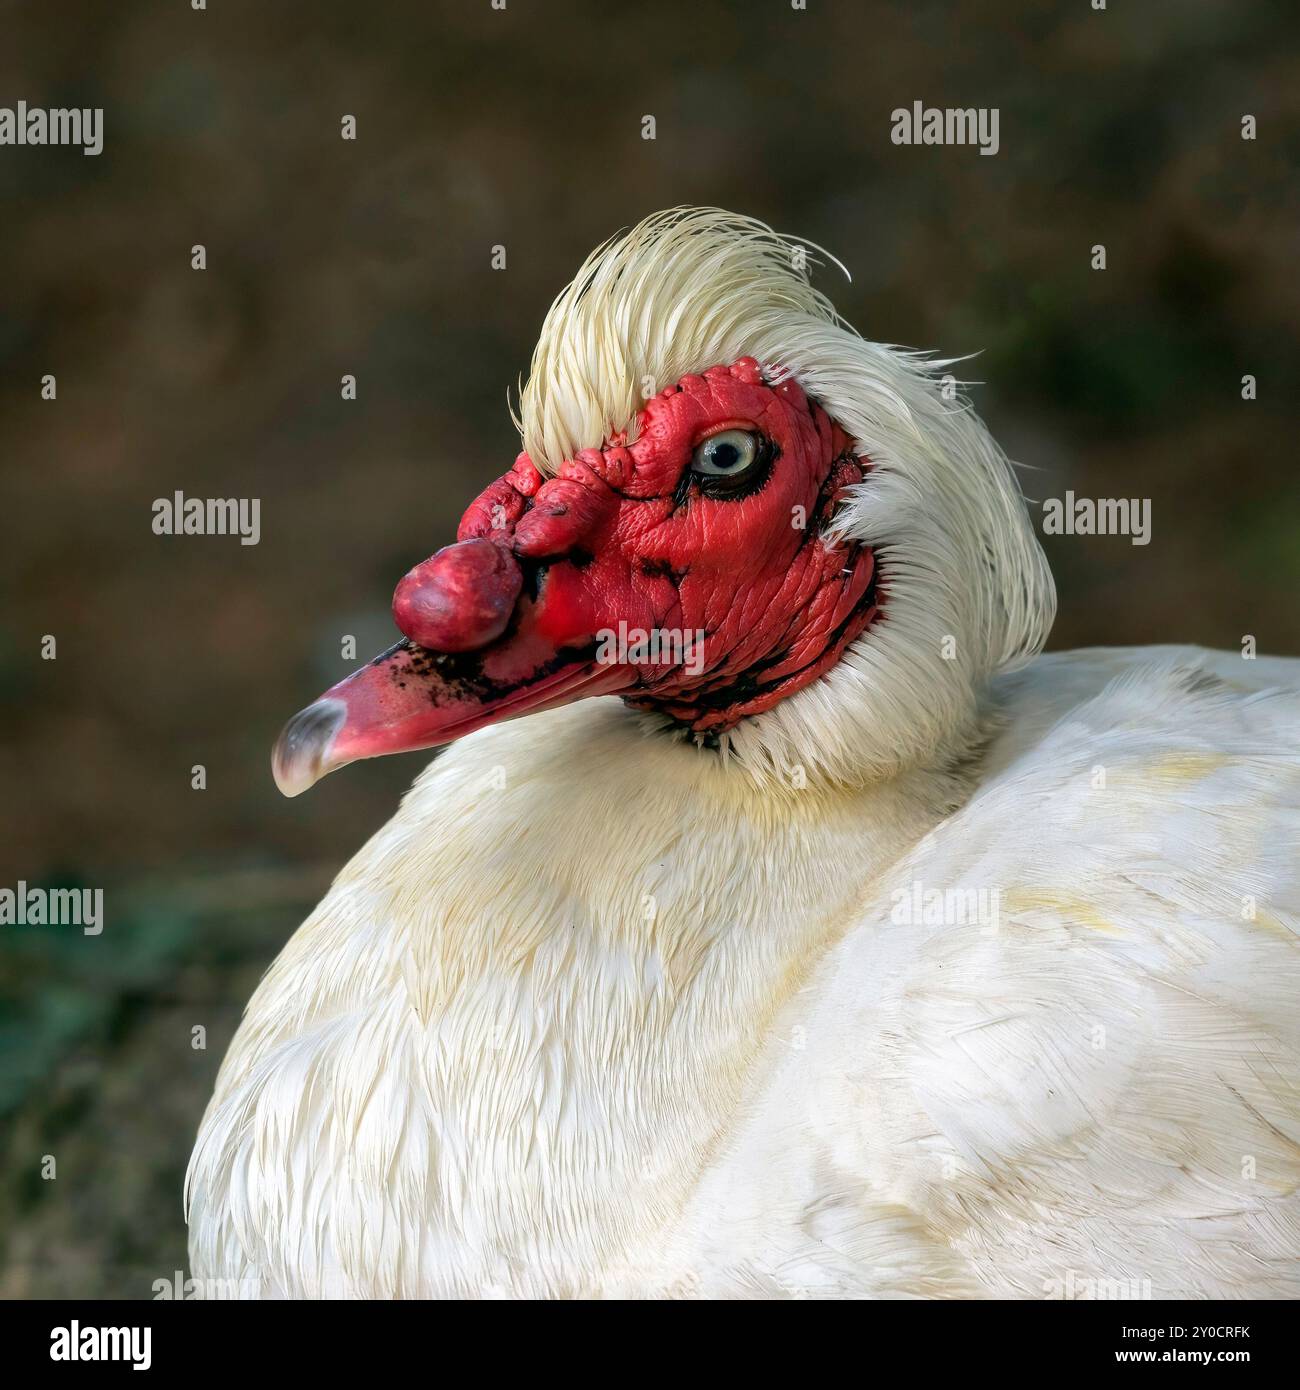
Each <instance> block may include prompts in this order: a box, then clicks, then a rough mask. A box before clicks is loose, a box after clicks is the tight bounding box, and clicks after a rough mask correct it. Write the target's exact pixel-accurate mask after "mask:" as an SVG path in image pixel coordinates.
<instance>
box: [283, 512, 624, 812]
mask: <svg viewBox="0 0 1300 1390" xmlns="http://www.w3.org/2000/svg"><path fill="white" fill-rule="evenodd" d="M528 563H529V562H528V561H524V562H523V564H528ZM523 564H521V562H520V560H519V559H518V558H517V557H516V555H515V554H514V553H513V552H512V550H511V548H510V545H509V542H508V541H506V540H505V539H504V538H503V539H502V540H496V539H486V538H482V537H478V538H471V539H469V540H462V541H459V542H458V543H457V544H455V545H450V546H447V547H446V548H445V549H443V550H440V551H438V553H437V554H436V555H434V556H432V557H431V558H430V559H428V560H426V561H424V563H423V564H420V565H417V566H416V567H415V569H413V570H412V571H411V572H410V573H409V574H407V575H406V576H405V578H403V580H402V581H401V583H400V584H399V585H398V586H397V592H396V594H395V595H394V599H393V615H394V618H395V619H396V621H397V625H398V627H399V629H400V630H401V631H402V632H403V634H404V638H403V640H402V641H401V642H399V643H397V645H396V646H394V647H391V648H390V649H389V650H388V651H386V652H384V653H383V654H382V655H380V656H378V657H376V658H375V659H374V660H373V661H372V662H371V663H370V664H369V665H368V666H364V667H362V668H361V670H359V671H355V672H353V674H352V675H350V676H348V677H347V678H346V679H345V680H342V681H340V682H339V683H338V684H337V685H335V686H333V687H331V688H330V689H329V690H327V691H326V692H325V694H324V695H322V696H321V697H320V699H319V700H317V701H316V702H315V703H314V704H311V705H308V706H307V708H306V709H304V710H302V711H301V712H300V713H298V714H296V715H294V717H293V718H292V719H291V720H290V721H289V722H288V724H287V725H285V728H284V731H283V732H282V733H281V735H280V737H279V740H278V741H277V743H276V745H275V750H274V753H273V754H272V767H273V770H274V773H275V780H276V785H277V786H278V787H279V788H280V790H281V791H282V792H283V793H284V794H285V795H286V796H297V795H298V794H299V793H300V792H304V791H306V790H307V788H308V787H310V786H312V785H313V784H314V783H315V782H318V781H319V780H320V779H321V778H322V777H324V776H325V775H326V774H327V773H329V772H333V771H334V770H335V769H336V768H340V767H343V766H345V765H346V764H347V763H351V762H356V761H357V760H358V759H359V758H374V757H378V756H380V755H381V754H385V753H400V752H410V751H414V750H416V749H421V748H436V747H439V746H440V745H442V744H445V743H450V742H452V741H453V740H454V739H458V738H461V737H463V736H464V735H465V734H469V733H473V732H474V730H475V729H480V728H482V727H483V726H484V725H486V724H493V723H497V722H499V721H500V720H503V719H514V718H517V717H518V716H519V715H522V714H531V713H533V712H535V711H537V710H544V709H551V708H553V707H555V706H557V705H563V704H568V703H569V702H570V701H572V700H576V699H578V698H580V697H582V696H586V695H606V694H613V693H615V692H617V691H620V690H624V689H627V688H628V687H630V686H631V685H632V684H633V683H634V681H635V679H636V673H635V671H634V670H633V669H632V668H629V667H627V666H613V665H601V664H599V663H598V661H597V659H596V652H597V640H596V634H597V632H598V631H599V629H600V628H602V627H603V626H605V625H606V623H607V618H606V617H605V616H603V615H601V614H600V613H599V612H598V611H597V610H598V608H599V607H600V605H599V603H598V602H597V599H596V594H597V592H598V586H596V585H593V584H592V583H591V582H590V580H589V579H588V578H587V577H586V576H584V575H583V574H582V572H581V571H580V570H579V569H578V568H577V567H576V566H574V565H573V564H571V563H567V562H565V561H563V560H560V561H556V562H554V563H552V564H550V565H548V566H546V567H545V569H544V577H543V578H542V580H541V584H542V592H541V594H540V595H539V594H537V593H525V592H524V589H525V578H526V575H525V570H524V567H523ZM532 574H533V578H534V580H535V581H536V580H537V579H538V576H539V571H538V570H537V569H535V568H534V569H533V570H532Z"/></svg>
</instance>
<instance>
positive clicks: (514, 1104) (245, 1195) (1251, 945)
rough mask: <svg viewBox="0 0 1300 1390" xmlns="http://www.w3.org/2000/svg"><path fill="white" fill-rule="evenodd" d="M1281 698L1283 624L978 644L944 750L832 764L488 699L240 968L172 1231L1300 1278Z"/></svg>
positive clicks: (900, 1282) (1143, 1285) (978, 1285)
mask: <svg viewBox="0 0 1300 1390" xmlns="http://www.w3.org/2000/svg"><path fill="white" fill-rule="evenodd" d="M859 713H860V717H861V718H863V719H868V718H870V710H869V709H864V710H862V711H860V712H859ZM1297 728H1300V663H1298V662H1294V661H1285V660H1276V659H1274V660H1267V659H1261V660H1257V661H1247V660H1243V659H1242V658H1241V657H1238V656H1236V655H1230V654H1220V653H1208V652H1204V651H1202V650H1199V649H1193V648H1149V649H1141V650H1131V651H1121V650H1108V649H1096V650H1088V651H1080V652H1074V653H1068V654H1058V655H1052V656H1046V657H1039V658H1037V659H1035V660H1033V661H1031V662H1030V663H1029V664H1028V665H1026V666H1024V667H1023V668H1022V669H1020V670H1018V671H1015V672H1013V673H1009V674H1003V675H997V676H995V677H993V678H992V679H991V680H990V681H989V682H988V683H987V685H986V686H985V687H984V688H983V690H982V693H981V699H980V705H979V713H978V717H977V719H976V720H975V721H974V722H973V723H972V724H971V725H970V727H969V729H968V730H967V731H966V733H965V735H964V736H963V737H962V738H961V739H960V740H958V741H956V742H954V743H952V744H951V745H950V746H949V747H948V749H947V750H946V755H945V756H944V757H942V758H937V759H931V760H929V761H928V763H926V764H924V765H912V766H909V767H905V768H901V769H900V770H898V771H897V772H896V773H895V774H894V775H892V776H874V777H871V778H868V779H865V780H862V781H861V782H859V783H853V782H850V781H845V780H843V779H838V780H834V781H827V780H826V779H823V778H818V777H812V778H808V779H805V778H803V777H802V776H801V775H800V769H799V768H798V767H788V768H786V769H785V775H784V776H782V777H777V778H771V777H769V778H767V779H765V780H763V781H761V782H759V781H755V780H754V779H752V778H750V777H748V776H745V775H738V774H737V770H736V769H735V768H733V767H730V766H728V764H727V760H726V758H725V757H724V755H723V753H721V752H719V751H714V750H709V749H702V748H698V747H695V746H693V745H691V744H690V743H689V742H685V741H682V740H680V739H674V738H672V737H669V736H665V735H664V734H663V733H662V732H660V731H655V730H652V729H649V728H648V727H647V718H646V717H645V716H643V715H638V714H637V713H635V712H634V711H631V710H629V709H627V708H625V707H624V706H623V705H622V704H621V703H619V702H618V701H615V700H598V701H594V702H586V703H583V704H579V705H574V706H571V707H568V708H564V709H556V710H551V711H549V712H546V713H541V714H536V715H533V716H531V717H529V718H528V719H524V720H517V721H514V722H510V723H504V724H499V725H496V726H494V727H491V728H486V729H482V730H480V731H479V732H477V733H474V734H472V735H471V736H470V737H468V738H466V739H463V740H462V741H461V742H459V743H457V744H455V745H454V746H453V747H451V748H450V749H448V750H447V751H446V752H445V753H443V754H442V755H441V756H439V757H438V758H437V759H436V760H435V761H434V762H433V763H432V765H431V766H430V767H429V768H428V769H427V770H426V771H425V773H424V774H423V775H422V776H421V777H420V778H419V779H418V780H417V782H416V783H415V785H414V787H413V788H412V790H411V791H410V793H409V794H408V795H407V797H406V799H405V801H404V803H403V805H402V808H401V810H400V812H399V813H398V815H397V816H396V817H395V818H394V819H393V820H392V821H391V822H390V823H389V824H388V825H387V826H385V827H384V828H383V829H382V830H381V831H380V832H379V833H378V834H376V835H375V836H374V837H373V838H372V839H371V841H370V842H369V843H368V844H367V845H366V846H365V847H364V848H363V849H362V850H361V851H360V853H359V854H358V855H357V856H356V857H355V858H354V859H353V860H352V862H351V863H350V864H349V865H348V866H347V867H346V868H345V869H344V870H343V871H342V873H341V874H340V875H339V877H338V879H337V880H336V882H335V884H334V885H333V887H332V888H331V889H330V891H329V893H328V894H327V895H326V897H325V898H324V900H323V901H322V902H321V904H320V905H319V906H318V908H317V909H316V910H315V911H314V912H313V913H312V914H311V916H310V917H309V918H308V919H307V920H306V922H304V924H303V925H302V927H301V928H300V929H299V930H298V932H297V933H296V934H295V936H294V937H293V938H292V940H291V941H290V942H289V943H288V945H287V946H286V947H285V949H284V951H283V952H282V954H281V955H280V957H279V959H278V960H277V961H276V963H275V964H274V966H273V967H272V969H271V970H270V972H269V973H268V975H267V976H266V978H265V979H264V981H263V982H262V984H261V986H260V987H259V989H258V990H257V992H256V994H255V995H254V996H253V999H252V1001H251V1002H250V1004H249V1006H248V1010H247V1013H246V1016H245V1018H244V1021H243V1023H242V1025H241V1027H240V1029H239V1030H238V1033H237V1034H236V1036H235V1039H234V1041H233V1042H232V1044H231V1047H230V1050H229V1053H228V1055H227V1057H226V1059H225V1062H224V1065H223V1067H222V1069H221V1073H220V1076H219V1078H218V1082H217V1088H216V1093H215V1095H214V1097H213V1099H212V1102H211V1104H210V1106H209V1108H208V1111H207V1114H206V1115H205V1117H204V1120H203V1123H202V1126H201V1129H200V1134H199V1139H198V1143H197V1145H196V1148H195V1152H194V1156H193V1159H192V1161H191V1169H190V1174H189V1180H188V1190H189V1203H190V1223H191V1236H190V1249H191V1263H192V1266H193V1272H194V1274H195V1275H196V1276H198V1277H200V1278H213V1279H231V1280H240V1281H245V1285H246V1286H255V1287H257V1288H258V1289H259V1290H260V1292H262V1293H263V1294H264V1295H265V1296H288V1297H319V1296H343V1297H383V1298H388V1297H480V1296H487V1297H493V1296H496V1297H501V1296H505V1297H525V1298H532V1297H597V1298H598V1297H704V1298H714V1297H745V1296H755V1297H835V1298H844V1297H916V1296H921V1297H926V1296H951V1297H981V1296H1001V1297H1031V1298H1043V1297H1090V1296H1092V1297H1125V1296H1128V1297H1156V1298H1161V1297H1173V1298H1179V1297H1228V1296H1239V1295H1253V1296H1283V1295H1290V1296H1295V1295H1297V1294H1300V1267H1298V1265H1297V1260H1296V1255H1297V1250H1298V1249H1300V1198H1298V1197H1297V1195H1296V1189H1297V1183H1300V1148H1297V1140H1298V1139H1300V1132H1298V1125H1300V1097H1298V1090H1300V1027H1298V1026H1297V1021H1296V1017H1297V1016H1296V1009H1295V1000H1296V997H1297V993H1298V992H1300V991H1298V986H1300V950H1298V947H1297V912H1298V911H1300V882H1298V878H1300V874H1298V872H1297V856H1296V847H1297V842H1298V841H1300V769H1298V768H1297V763H1296V759H1295V758H1294V757H1293V756H1286V755H1281V754H1279V752H1278V750H1279V749H1285V748H1287V747H1293V746H1294V731H1295V730H1296V729H1297ZM249 1281H251V1283H250V1282H249Z"/></svg>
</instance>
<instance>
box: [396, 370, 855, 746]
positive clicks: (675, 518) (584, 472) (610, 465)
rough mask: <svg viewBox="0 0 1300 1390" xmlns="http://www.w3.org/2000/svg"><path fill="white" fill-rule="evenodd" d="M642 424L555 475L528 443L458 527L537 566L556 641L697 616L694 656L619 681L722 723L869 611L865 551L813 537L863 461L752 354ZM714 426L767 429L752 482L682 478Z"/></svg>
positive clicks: (796, 674)
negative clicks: (734, 486) (761, 469)
mask: <svg viewBox="0 0 1300 1390" xmlns="http://www.w3.org/2000/svg"><path fill="white" fill-rule="evenodd" d="M640 424H641V430H640V435H639V437H638V438H637V440H636V442H635V443H634V444H632V445H630V446H626V447H624V446H622V445H618V444H611V445H610V446H608V447H606V448H604V449H586V450H583V451H581V452H580V453H579V454H578V455H577V456H576V457H575V458H574V459H571V460H569V461H567V462H566V463H565V464H563V465H562V467H561V468H560V470H559V474H558V476H557V477H555V478H553V479H551V480H549V481H542V479H541V478H540V475H539V474H538V473H537V471H536V469H534V468H533V466H532V463H531V461H530V460H529V458H528V456H527V455H526V454H521V455H520V456H519V459H518V460H517V462H516V464H515V467H514V469H513V470H512V472H511V473H509V474H507V475H506V476H505V477H504V478H501V479H498V480H497V482H495V483H493V484H492V485H491V486H490V487H489V488H488V489H487V490H486V491H485V492H484V493H483V494H482V495H481V496H480V497H479V498H478V499H477V500H476V501H475V502H474V503H473V505H472V506H471V507H470V508H469V510H468V511H467V512H466V514H465V518H464V520H463V521H462V523H461V527H460V530H459V532H458V535H459V536H460V537H461V539H462V541H463V540H467V539H471V538H479V537H481V538H484V539H490V540H493V541H495V542H497V544H498V545H499V546H501V547H502V549H503V550H504V549H506V548H508V549H509V550H510V552H511V553H512V554H513V555H514V556H516V557H518V558H519V559H523V560H532V561H537V562H541V563H542V564H544V565H545V566H546V568H545V573H544V577H543V579H542V581H541V586H540V590H539V595H538V599H537V604H536V616H537V629H538V631H539V632H540V633H542V634H543V635H544V636H545V637H546V639H547V640H548V641H549V642H550V643H552V644H554V646H555V647H556V648H570V649H572V648H576V647H581V646H583V645H585V644H587V643H589V642H590V641H591V640H592V638H593V637H594V635H595V634H596V633H597V632H599V631H601V630H602V629H617V627H618V625H619V623H620V622H623V623H625V624H626V626H627V627H628V628H629V629H638V628H639V629H642V630H646V631H648V630H650V629H657V630H660V631H663V630H667V629H671V630H676V631H679V632H690V633H695V632H703V634H704V639H703V671H702V672H700V673H699V674H692V673H690V672H687V671H685V670H683V669H682V666H681V665H680V664H679V665H677V666H673V667H666V666H664V665H658V664H646V665H641V666H638V667H636V668H635V676H636V685H635V688H634V689H633V690H629V691H628V692H627V693H626V696H625V698H628V699H629V700H631V701H632V702H633V703H635V704H636V705H638V706H639V707H644V708H653V709H659V710H661V711H663V712H664V713H666V714H668V715H670V716H672V717H673V718H675V719H677V720H678V721H679V722H682V723H685V724H687V725H689V726H690V727H691V728H692V729H694V730H695V731H696V732H702V733H703V732H720V731H723V730H725V729H727V728H730V727H732V726H733V725H734V724H735V723H736V722H737V721H738V720H739V719H741V718H743V717H744V716H745V715H746V714H752V713H756V712H757V711H759V710H762V709H767V708H770V707H771V706H772V705H773V704H775V703H776V702H777V701H778V700H780V699H782V698H784V697H785V696H786V695H788V694H790V693H791V692H792V691H793V690H795V689H798V688H799V687H800V686H802V685H804V684H806V683H807V682H808V681H809V680H813V679H815V678H816V677H817V676H818V675H820V674H821V673H822V672H823V671H824V670H826V669H827V668H828V667H829V666H830V665H832V664H833V663H834V661H835V660H836V659H837V658H838V657H839V654H840V652H841V651H842V650H843V648H844V647H845V646H846V645H847V644H848V642H850V641H852V640H853V638H854V637H856V636H857V635H858V634H859V633H860V632H861V631H862V630H863V629H864V628H865V627H866V625H867V623H868V622H870V620H871V618H872V616H873V615H874V612H875V609H874V607H873V605H872V604H871V603H870V602H869V601H868V602H867V603H865V604H864V603H863V598H864V595H866V594H867V591H868V589H869V587H870V583H871V579H872V575H873V572H874V562H873V558H872V555H871V553H870V551H869V550H867V549H866V548H864V547H847V546H836V547H834V548H827V546H825V545H824V544H823V543H822V539H821V530H822V527H823V526H824V524H825V523H826V522H827V521H828V520H829V519H830V516H831V514H832V512H833V509H834V499H835V495H836V492H837V491H838V489H839V488H841V487H843V486H845V485H846V484H848V483H852V482H857V481H859V480H860V479H861V477H862V475H863V466H862V465H861V464H860V463H859V461H858V460H857V459H856V458H855V457H854V455H853V452H852V449H851V444H850V441H849V439H848V437H847V436H846V435H845V434H844V432H843V431H842V430H841V429H840V428H839V427H838V426H837V425H836V424H834V423H833V422H832V421H831V420H830V418H829V417H828V416H827V414H826V412H825V411H824V410H822V409H821V407H820V406H818V405H816V404H814V403H812V402H810V401H809V400H808V398H807V397H806V396H805V394H804V392H803V391H802V390H801V389H800V387H799V386H798V385H797V384H796V383H795V382H793V381H788V382H785V383H783V384H782V385H779V386H775V387H773V386H768V385H766V384H765V383H764V382H763V380H762V375H761V372H760V369H759V366H758V363H757V362H755V361H754V359H753V358H742V359H741V360H740V361H738V362H736V363H734V364H733V365H732V366H730V367H711V368H710V369H709V370H708V371H706V372H704V373H703V374H702V375H700V376H687V377H683V378H682V379H681V381H679V382H678V383H677V384H676V385H674V386H672V387H669V388H668V389H667V390H665V391H663V392H661V393H660V394H659V395H658V396H656V397H655V398H654V399H653V400H652V401H650V402H649V403H648V404H647V406H646V408H645V411H644V412H643V414H642V416H641V421H640ZM724 428H727V429H730V428H735V429H745V430H749V431H754V432H758V433H760V434H762V435H765V436H766V437H767V438H768V439H769V440H771V441H772V443H773V445H775V452H776V458H775V461H774V463H773V465H772V467H771V471H770V475H769V476H768V477H767V479H766V481H765V482H764V483H763V485H762V486H761V487H760V488H759V489H758V490H757V491H755V492H754V493H752V494H751V495H748V496H741V497H736V498H726V497H720V498H712V497H708V496H706V495H704V494H703V493H702V492H701V490H700V486H699V483H698V482H696V481H692V480H690V478H689V476H688V477H687V478H686V479H684V478H683V475H684V474H686V475H689V470H690V467H691V459H692V455H693V453H694V451H695V448H696V447H697V445H698V444H699V443H700V442H701V440H702V439H704V438H705V437H707V436H708V435H709V434H713V433H717V432H719V431H720V430H722V429H724ZM452 549H453V550H456V549H459V547H453V548H452ZM442 553H443V554H444V555H446V554H448V553H449V552H446V551H444V552H442ZM399 626H403V625H402V624H401V623H400V622H399ZM403 630H405V631H407V634H408V636H411V637H412V638H414V639H415V640H419V638H418V637H417V636H416V633H415V632H413V631H410V630H409V629H408V628H406V627H403ZM430 645H434V644H430ZM444 649H446V648H444ZM455 650H464V648H463V647H457V648H455ZM693 664H696V665H698V664H699V663H698V661H697V662H695V663H693Z"/></svg>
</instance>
